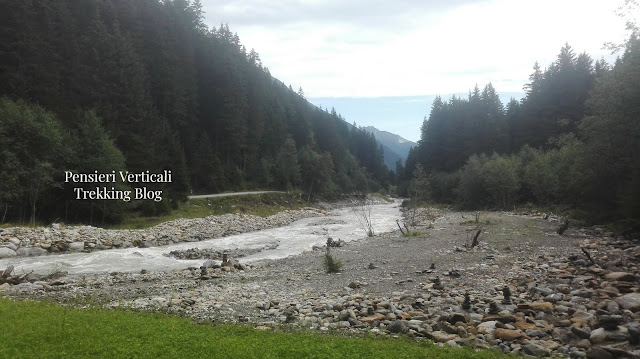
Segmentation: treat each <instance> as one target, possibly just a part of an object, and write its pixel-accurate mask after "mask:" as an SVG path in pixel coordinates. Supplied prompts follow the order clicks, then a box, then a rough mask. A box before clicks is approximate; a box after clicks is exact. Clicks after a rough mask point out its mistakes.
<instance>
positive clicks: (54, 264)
mask: <svg viewBox="0 0 640 359" xmlns="http://www.w3.org/2000/svg"><path fill="white" fill-rule="evenodd" d="M370 209H371V222H372V223H373V229H374V232H375V233H382V232H388V231H391V230H393V229H394V228H396V222H395V221H396V219H399V218H400V217H401V215H400V209H399V205H398V203H397V202H394V203H392V204H382V205H373V206H371V207H370ZM356 213H362V212H361V211H360V212H358V211H354V210H353V209H351V208H341V209H337V210H334V211H332V214H334V215H333V216H328V217H312V218H304V219H301V220H298V221H295V222H293V223H292V224H290V225H288V226H284V227H279V228H272V229H266V230H261V231H255V232H248V233H242V234H238V235H233V236H229V237H223V238H215V239H210V240H206V241H201V242H183V243H178V244H172V245H167V246H161V247H152V248H137V247H135V248H124V249H109V250H103V251H95V252H92V253H71V254H52V255H44V256H39V257H21V258H15V257H14V258H5V259H2V260H0V269H2V268H6V267H7V266H8V265H13V266H14V267H15V268H14V273H16V274H22V273H27V272H29V271H32V270H33V271H34V273H38V274H50V273H53V272H55V271H67V272H69V274H88V273H107V272H139V271H141V270H142V269H146V270H149V271H168V270H172V269H184V268H188V267H199V266H201V265H202V263H203V262H204V259H196V260H183V259H176V258H173V257H168V256H167V255H166V254H168V253H169V252H171V251H176V250H186V249H189V248H200V249H209V248H210V249H214V250H218V251H223V250H230V249H241V250H242V249H262V248H265V249H264V250H262V251H260V252H258V253H254V254H251V255H249V256H246V257H243V258H240V261H241V262H242V263H247V262H252V261H256V260H262V259H278V258H284V257H288V256H292V255H296V254H300V253H302V252H304V251H309V250H311V249H312V247H313V246H314V245H323V244H325V243H326V241H327V237H332V238H333V239H334V240H337V239H341V240H343V241H345V242H349V241H352V240H356V239H360V238H363V237H365V236H366V233H365V230H364V229H363V227H362V225H361V224H360V221H358V218H357V216H356Z"/></svg>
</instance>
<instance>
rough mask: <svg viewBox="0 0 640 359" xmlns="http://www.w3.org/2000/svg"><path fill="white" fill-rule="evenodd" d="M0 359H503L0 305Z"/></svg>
mask: <svg viewBox="0 0 640 359" xmlns="http://www.w3.org/2000/svg"><path fill="white" fill-rule="evenodd" d="M0 318H2V319H1V322H2V330H1V331H0V358H16V359H17V358H42V359H44V358H154V359H156V358H223V359H229V358H296V359H297V358H502V357H504V358H507V357H506V356H503V355H501V354H499V353H497V352H494V351H475V350H472V349H468V348H467V349H454V348H440V347H437V346H435V345H432V344H428V343H426V342H421V343H416V342H411V341H409V340H405V339H390V338H387V339H380V338H346V337H342V336H334V335H323V334H312V333H285V332H278V331H275V332H274V331H271V330H268V331H261V330H256V329H252V328H249V327H244V326H231V325H224V326H211V325H199V324H195V323H194V322H192V321H190V320H187V319H183V318H178V317H173V316H166V315H161V314H149V313H133V312H124V311H107V310H98V309H69V308H63V307H60V306H57V305H54V304H45V303H41V302H29V301H27V302H13V301H9V300H7V299H3V298H0Z"/></svg>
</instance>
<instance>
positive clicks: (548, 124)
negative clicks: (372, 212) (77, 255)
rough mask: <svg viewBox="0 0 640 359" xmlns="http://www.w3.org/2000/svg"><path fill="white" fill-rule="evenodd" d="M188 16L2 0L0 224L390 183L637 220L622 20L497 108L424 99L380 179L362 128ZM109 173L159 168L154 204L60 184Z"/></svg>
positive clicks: (129, 6) (408, 190)
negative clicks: (414, 142)
mask: <svg viewBox="0 0 640 359" xmlns="http://www.w3.org/2000/svg"><path fill="white" fill-rule="evenodd" d="M203 21H204V14H203V11H202V4H201V3H200V1H199V0H160V1H159V0H137V1H129V0H59V1H36V0H25V1H11V0H0V166H1V167H0V220H1V222H5V221H12V222H22V223H26V222H32V223H35V222H46V221H53V220H63V221H65V222H72V223H77V222H89V221H90V222H92V223H93V222H96V223H97V222H117V221H119V220H120V219H121V218H122V216H123V215H124V214H125V213H126V212H127V211H130V210H132V209H134V208H135V209H137V210H140V211H142V212H143V213H145V214H148V215H154V214H159V213H165V212H167V211H170V210H171V207H176V206H178V205H179V203H180V202H182V201H184V200H186V198H187V195H188V194H189V193H215V192H221V191H234V190H242V189H258V188H262V189H279V190H300V191H301V192H302V193H303V194H304V197H305V199H311V198H314V197H317V196H318V195H321V196H325V197H331V196H337V195H340V194H344V193H354V192H367V191H378V190H385V191H391V192H393V191H394V189H395V186H394V185H395V184H397V185H398V187H397V189H398V191H397V193H398V194H400V195H406V196H413V197H415V196H416V194H417V193H419V194H420V197H422V199H423V200H430V201H436V202H441V203H448V204H454V205H456V206H458V207H459V208H465V209H476V208H493V209H513V208H514V207H515V206H519V205H526V204H532V205H535V206H549V207H554V208H561V209H566V210H571V211H572V212H573V213H574V214H575V215H576V216H578V217H580V218H583V219H586V220H588V221H594V222H595V221H598V222H617V223H621V224H622V225H624V226H627V227H634V226H636V227H637V226H638V223H640V39H639V37H638V35H639V32H638V28H637V26H636V25H634V24H630V29H631V30H632V31H631V36H630V37H629V39H628V40H627V41H626V42H625V43H624V44H620V45H618V47H617V48H618V50H619V58H618V59H617V61H615V63H613V64H608V63H607V62H605V61H604V60H602V59H600V60H594V59H592V58H591V57H590V56H589V55H588V54H586V53H580V54H577V53H576V52H575V51H574V50H573V49H572V48H571V46H570V45H569V44H566V45H565V46H564V47H562V48H561V49H560V53H559V54H558V56H557V59H556V60H555V61H554V62H553V63H550V64H546V65H544V64H543V65H541V64H538V63H535V65H534V67H533V72H532V73H531V75H530V77H529V79H530V81H529V83H528V84H527V85H526V87H525V91H526V94H525V97H524V98H523V99H522V100H520V101H516V100H515V99H512V100H511V101H510V102H509V103H507V104H503V103H502V102H501V101H500V98H499V96H498V92H497V91H498V90H499V89H495V88H494V87H493V85H492V84H487V85H486V86H484V87H482V88H481V87H479V86H478V85H476V86H475V87H474V88H473V89H472V90H471V91H470V92H469V95H468V96H466V97H459V96H453V97H452V98H450V99H443V98H441V97H438V98H436V100H435V101H434V103H433V105H432V107H431V110H430V113H429V115H428V116H427V117H425V120H424V123H423V124H422V128H421V134H422V136H421V140H420V142H419V144H418V146H417V147H415V148H413V149H412V150H411V152H410V153H409V157H408V159H407V161H406V163H401V162H399V163H398V164H397V168H396V169H395V173H393V172H390V171H389V170H388V169H387V168H386V167H385V165H384V164H383V150H382V147H381V146H379V145H378V144H377V143H376V141H375V139H374V137H373V135H371V134H369V133H367V132H366V131H365V130H363V129H361V128H358V127H356V126H351V125H348V124H347V123H346V122H345V121H344V119H343V118H342V117H341V116H340V115H339V114H337V113H336V111H335V110H333V109H332V110H331V111H329V110H328V109H319V108H317V107H315V106H313V105H311V104H310V103H309V102H308V101H307V100H306V99H305V96H304V92H303V90H302V89H301V88H300V89H298V90H297V91H296V90H294V89H292V88H291V86H287V85H285V84H284V83H282V82H281V81H279V80H277V79H276V78H274V77H273V76H271V74H270V73H269V70H268V69H267V67H266V66H264V65H263V64H262V62H261V60H260V56H259V55H258V53H257V52H256V51H255V50H253V49H251V50H248V49H246V48H245V47H244V46H243V45H242V43H241V42H240V39H239V38H238V36H237V35H236V34H235V33H233V32H232V31H231V30H230V29H229V26H227V25H224V24H223V25H220V26H219V27H217V28H209V27H208V26H206V25H205V24H204V22H203ZM533 60H535V59H532V61H533ZM543 66H544V67H543ZM114 170H115V171H121V170H126V171H129V172H132V173H141V172H144V171H150V172H152V173H157V172H161V171H163V170H171V171H172V181H171V182H170V183H159V184H155V185H153V184H151V185H149V186H150V189H161V190H163V192H164V193H165V196H166V200H163V201H160V202H155V201H142V202H139V203H128V202H124V201H100V200H87V201H77V200H74V198H75V196H76V194H75V193H74V191H73V190H72V187H73V186H72V185H70V184H69V183H65V182H64V175H65V171H73V172H74V173H93V172H98V173H110V172H111V171H114ZM396 174H397V178H396ZM417 182H420V183H417ZM92 185H93V184H92ZM76 186H77V185H76ZM87 187H91V185H87ZM93 187H95V185H93ZM126 188H127V187H126V185H125V184H115V185H114V188H113V189H114V190H119V189H126ZM417 188H420V190H419V191H418V190H416V189H417Z"/></svg>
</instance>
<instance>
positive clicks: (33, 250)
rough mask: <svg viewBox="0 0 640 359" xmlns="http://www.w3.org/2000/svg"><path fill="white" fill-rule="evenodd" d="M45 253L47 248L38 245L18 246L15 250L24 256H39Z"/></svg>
mask: <svg viewBox="0 0 640 359" xmlns="http://www.w3.org/2000/svg"><path fill="white" fill-rule="evenodd" d="M46 253H47V250H46V249H42V248H40V247H22V248H18V250H17V251H16V254H17V255H19V256H25V257H33V256H40V255H43V254H46Z"/></svg>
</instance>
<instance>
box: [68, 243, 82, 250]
mask: <svg viewBox="0 0 640 359" xmlns="http://www.w3.org/2000/svg"><path fill="white" fill-rule="evenodd" d="M69 250H71V251H83V250H84V242H73V243H69Z"/></svg>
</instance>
